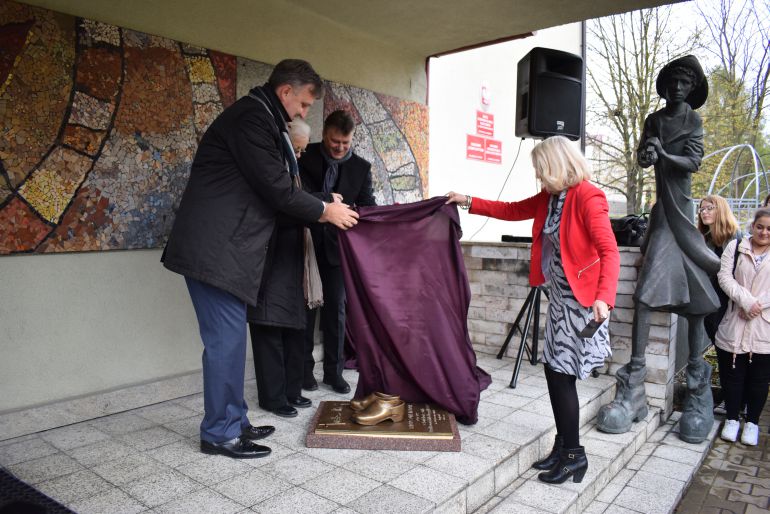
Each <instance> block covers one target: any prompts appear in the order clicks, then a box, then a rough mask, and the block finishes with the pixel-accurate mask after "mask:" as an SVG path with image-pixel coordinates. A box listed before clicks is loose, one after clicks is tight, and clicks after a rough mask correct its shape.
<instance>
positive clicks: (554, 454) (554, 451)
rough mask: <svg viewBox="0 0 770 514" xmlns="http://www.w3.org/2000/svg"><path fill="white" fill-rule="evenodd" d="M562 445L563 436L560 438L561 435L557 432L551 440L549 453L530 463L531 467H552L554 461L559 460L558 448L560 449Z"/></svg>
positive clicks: (554, 463) (546, 468) (548, 468)
mask: <svg viewBox="0 0 770 514" xmlns="http://www.w3.org/2000/svg"><path fill="white" fill-rule="evenodd" d="M563 446H564V438H562V436H560V435H559V434H556V437H555V438H554V440H553V448H551V453H549V454H548V456H547V457H546V458H544V459H542V460H539V461H537V462H535V463H534V464H532V467H533V468H535V469H542V470H550V469H553V467H554V466H555V465H556V463H557V462H559V450H561V449H562V447H563Z"/></svg>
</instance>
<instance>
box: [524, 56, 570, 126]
mask: <svg viewBox="0 0 770 514" xmlns="http://www.w3.org/2000/svg"><path fill="white" fill-rule="evenodd" d="M584 71H585V70H584V68H583V59H582V58H581V57H580V56H578V55H574V54H571V53H568V52H562V51H560V50H552V49H550V48H533V49H532V51H531V52H529V53H528V54H527V55H526V56H524V58H522V59H521V60H520V61H519V65H518V79H517V84H516V137H529V138H534V139H542V138H546V137H548V136H556V135H559V136H565V137H568V138H569V139H571V140H573V141H574V140H576V139H580V135H581V133H582V132H583V115H584V112H585V109H584V105H583V86H584V80H583V77H584V76H585V73H584Z"/></svg>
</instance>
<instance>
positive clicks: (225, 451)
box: [201, 437, 271, 459]
mask: <svg viewBox="0 0 770 514" xmlns="http://www.w3.org/2000/svg"><path fill="white" fill-rule="evenodd" d="M201 451H202V452H203V453H207V454H209V455H224V456H226V457H232V458H233V459H257V458H259V457H267V456H268V455H270V451H271V450H270V448H268V447H267V446H262V445H261V444H255V443H252V442H251V441H249V440H247V439H244V438H242V437H236V438H235V439H231V440H229V441H225V442H222V443H210V442H208V441H203V440H201Z"/></svg>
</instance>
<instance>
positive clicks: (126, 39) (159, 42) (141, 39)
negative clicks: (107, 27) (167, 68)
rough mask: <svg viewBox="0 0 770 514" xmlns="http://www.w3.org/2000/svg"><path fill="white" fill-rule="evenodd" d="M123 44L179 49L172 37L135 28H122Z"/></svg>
mask: <svg viewBox="0 0 770 514" xmlns="http://www.w3.org/2000/svg"><path fill="white" fill-rule="evenodd" d="M123 46H125V47H127V48H128V47H134V48H152V47H155V48H165V49H166V50H171V51H173V52H177V51H179V44H178V43H177V42H176V41H174V40H173V39H168V38H165V37H161V36H154V35H152V34H145V33H144V32H137V31H135V30H129V29H123Z"/></svg>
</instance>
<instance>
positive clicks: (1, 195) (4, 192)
mask: <svg viewBox="0 0 770 514" xmlns="http://www.w3.org/2000/svg"><path fill="white" fill-rule="evenodd" d="M0 169H2V168H0ZM11 193H12V191H11V185H10V184H9V183H8V179H6V178H5V177H4V176H3V175H0V205H2V204H4V203H5V201H6V200H8V197H10V196H11Z"/></svg>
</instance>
